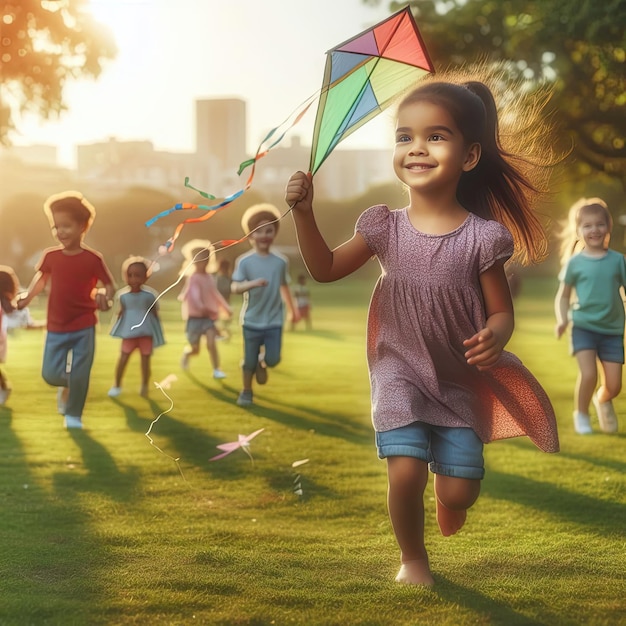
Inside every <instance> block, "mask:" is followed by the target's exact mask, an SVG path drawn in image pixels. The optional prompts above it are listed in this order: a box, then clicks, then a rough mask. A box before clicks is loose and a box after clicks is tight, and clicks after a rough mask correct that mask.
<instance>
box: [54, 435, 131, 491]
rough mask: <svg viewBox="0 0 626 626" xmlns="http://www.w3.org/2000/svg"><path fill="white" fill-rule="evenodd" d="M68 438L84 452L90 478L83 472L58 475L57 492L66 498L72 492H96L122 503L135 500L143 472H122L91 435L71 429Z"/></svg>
mask: <svg viewBox="0 0 626 626" xmlns="http://www.w3.org/2000/svg"><path fill="white" fill-rule="evenodd" d="M68 434H69V435H70V437H71V438H72V439H73V440H74V443H76V445H77V446H78V447H79V448H80V451H81V454H82V461H83V467H84V468H85V470H87V474H86V475H85V474H83V473H82V472H79V471H78V472H62V473H61V472H59V473H56V474H55V475H54V485H55V488H56V489H57V491H59V492H60V493H62V494H65V493H66V492H67V491H68V490H70V491H72V492H75V491H96V492H100V493H103V494H106V495H107V496H109V497H110V498H112V499H114V500H119V501H122V502H128V501H130V500H132V498H133V494H134V492H135V488H136V486H137V483H138V481H139V480H140V471H139V470H138V469H135V468H133V469H130V470H128V471H125V472H122V471H120V469H119V468H118V466H117V464H116V463H115V460H114V459H113V457H112V456H111V454H110V453H109V451H108V450H107V449H106V448H105V447H104V446H103V445H102V444H101V443H99V442H97V441H96V440H95V439H93V437H92V436H91V435H90V434H89V432H88V431H85V430H76V429H70V430H68Z"/></svg>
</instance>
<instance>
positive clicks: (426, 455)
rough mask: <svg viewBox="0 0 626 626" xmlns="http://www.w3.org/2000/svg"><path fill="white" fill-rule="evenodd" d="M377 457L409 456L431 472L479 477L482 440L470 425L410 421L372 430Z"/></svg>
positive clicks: (482, 468)
mask: <svg viewBox="0 0 626 626" xmlns="http://www.w3.org/2000/svg"><path fill="white" fill-rule="evenodd" d="M376 447H377V449H378V458H379V459H384V458H386V457H388V456H411V457H415V458H416V459H420V460H421V461H425V462H426V463H428V467H429V469H430V471H431V472H433V474H443V475H444V476H454V477H455V478H470V479H478V480H480V479H482V478H483V477H484V475H485V463H484V459H483V442H482V441H481V440H480V439H479V438H478V436H477V435H476V433H475V432H474V431H473V430H472V429H471V428H448V427H446V426H432V425H431V424H425V423H424V422H413V423H412V424H409V425H408V426H402V427H400V428H394V429H393V430H387V431H385V432H377V433H376Z"/></svg>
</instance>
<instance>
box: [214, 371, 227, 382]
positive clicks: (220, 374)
mask: <svg viewBox="0 0 626 626" xmlns="http://www.w3.org/2000/svg"><path fill="white" fill-rule="evenodd" d="M213 378H215V380H221V379H222V378H226V374H224V372H222V370H213Z"/></svg>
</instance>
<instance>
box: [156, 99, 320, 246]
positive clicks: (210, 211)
mask: <svg viewBox="0 0 626 626" xmlns="http://www.w3.org/2000/svg"><path fill="white" fill-rule="evenodd" d="M317 93H318V92H316V93H314V94H313V95H312V96H309V98H307V99H306V100H304V102H303V103H301V104H300V105H298V107H297V108H296V109H294V111H292V112H291V113H290V114H289V115H288V116H287V118H286V119H285V120H284V121H283V122H281V123H280V124H279V125H278V126H276V127H275V128H272V129H271V130H270V131H269V133H268V134H267V135H266V136H265V137H264V138H263V140H262V141H261V142H260V143H259V146H258V148H257V151H256V154H255V156H254V157H253V158H251V159H247V160H246V161H243V162H242V163H241V164H240V165H239V170H238V172H237V174H238V175H241V174H242V173H243V171H244V170H245V169H246V168H248V167H249V166H250V165H252V170H251V171H250V174H249V176H248V180H247V181H246V184H245V185H244V186H243V187H242V188H241V189H239V190H238V191H236V192H234V193H232V194H230V195H229V196H227V197H225V198H224V199H223V200H222V201H221V202H218V203H217V204H215V205H212V206H207V205H204V204H193V203H190V202H179V203H177V204H175V205H174V206H173V207H171V208H169V209H166V210H165V211H161V213H159V214H158V215H155V216H154V217H152V218H151V219H149V220H148V221H147V222H146V223H145V225H146V226H148V227H150V226H152V225H153V224H154V223H155V222H156V221H157V220H159V219H160V218H162V217H165V216H167V215H169V214H170V213H173V212H175V211H181V210H191V209H200V210H203V211H206V212H207V213H206V215H203V216H201V217H196V218H188V219H186V220H183V221H182V222H181V223H180V224H178V226H177V227H176V229H175V231H174V234H173V235H172V236H171V237H170V238H169V239H168V240H167V242H165V244H163V246H162V248H163V249H164V252H171V251H172V250H173V248H174V244H175V242H176V240H177V239H178V236H179V235H180V233H181V231H182V229H183V228H184V226H185V224H190V223H194V222H203V221H205V220H207V219H209V218H210V217H212V216H213V215H214V214H215V213H217V212H218V211H220V210H221V209H223V208H225V207H226V206H228V205H229V204H231V203H232V202H233V201H234V200H236V199H237V198H239V197H240V196H242V195H243V194H244V193H245V192H246V191H247V190H248V189H250V187H251V186H252V181H253V179H254V175H255V172H256V164H257V162H258V161H259V160H260V159H262V158H263V157H265V156H267V154H268V153H269V151H270V150H271V149H272V148H273V147H274V146H276V145H277V144H278V143H280V142H281V141H282V139H283V138H284V137H285V135H286V134H287V132H288V131H289V130H291V128H293V127H294V126H295V125H296V124H297V123H298V122H300V120H301V119H302V118H303V117H304V115H305V114H306V112H307V111H308V110H309V108H310V106H311V104H313V101H314V99H315V98H316V97H317ZM298 109H300V110H299V111H298ZM294 115H295V118H294V119H293V121H292V122H291V123H290V124H289V126H287V128H286V129H285V130H284V131H283V133H282V134H281V135H280V136H279V137H278V139H276V140H275V141H274V142H273V143H272V144H271V145H269V147H268V148H267V149H265V150H263V146H264V145H265V144H266V142H267V141H269V139H270V138H271V137H272V136H273V135H274V133H275V132H276V131H277V130H278V129H280V128H281V127H283V126H284V125H285V124H286V123H287V122H289V120H290V119H292V118H293V117H294ZM185 187H187V188H189V189H193V190H194V191H196V192H197V193H199V194H200V195H201V196H202V197H204V198H207V199H209V200H214V199H215V198H216V197H215V196H214V195H213V194H210V193H207V192H205V191H202V190H200V189H197V188H196V187H194V186H193V185H191V184H190V183H189V177H186V178H185Z"/></svg>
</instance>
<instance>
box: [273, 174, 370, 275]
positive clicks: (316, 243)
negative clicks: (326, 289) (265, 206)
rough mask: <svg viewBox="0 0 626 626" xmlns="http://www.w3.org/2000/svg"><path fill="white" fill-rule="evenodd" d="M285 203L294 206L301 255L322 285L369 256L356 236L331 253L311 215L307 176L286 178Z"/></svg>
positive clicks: (311, 193) (293, 214)
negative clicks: (287, 179) (287, 180)
mask: <svg viewBox="0 0 626 626" xmlns="http://www.w3.org/2000/svg"><path fill="white" fill-rule="evenodd" d="M285 200H286V202H287V203H288V204H289V206H291V207H293V211H292V216H293V221H294V224H295V226H296V232H297V236H298V247H299V248H300V254H301V255H302V258H303V259H304V262H305V263H306V266H307V269H308V270H309V273H310V274H311V276H312V277H313V278H314V279H315V280H317V281H319V282H323V283H326V282H332V281H334V280H339V279H340V278H343V277H344V276H348V275H349V274H352V272H354V271H356V270H357V269H359V267H361V266H362V265H364V264H365V263H366V262H367V261H368V260H369V259H370V258H371V257H372V251H371V250H370V249H369V247H368V246H367V244H366V243H365V240H364V239H363V237H362V236H361V235H360V234H359V233H356V234H355V235H354V236H353V237H352V238H351V239H349V240H348V241H346V242H345V243H343V244H341V245H340V246H339V247H337V248H335V249H334V250H331V249H330V248H329V247H328V244H327V243H326V241H325V240H324V237H323V236H322V234H321V233H320V231H319V228H318V226H317V222H316V221H315V216H314V214H313V181H312V179H311V176H310V175H309V174H304V173H303V172H296V173H295V174H294V175H293V176H292V177H291V178H290V179H289V182H288V183H287V189H286V192H285Z"/></svg>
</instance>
